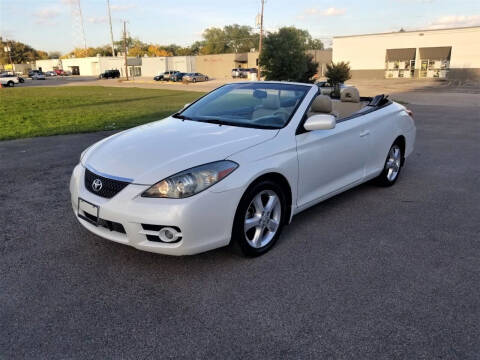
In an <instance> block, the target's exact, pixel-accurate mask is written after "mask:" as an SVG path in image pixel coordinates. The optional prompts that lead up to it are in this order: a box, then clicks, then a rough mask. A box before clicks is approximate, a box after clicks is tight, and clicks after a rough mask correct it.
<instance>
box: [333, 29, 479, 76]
mask: <svg viewBox="0 0 480 360" xmlns="http://www.w3.org/2000/svg"><path fill="white" fill-rule="evenodd" d="M332 58H333V61H334V62H338V61H348V62H349V63H350V68H351V73H352V78H353V79H355V78H357V79H358V78H366V79H381V78H417V79H422V78H438V79H459V80H478V79H480V26H474V27H464V28H453V29H440V30H419V31H404V32H395V33H381V34H365V35H353V36H336V37H334V38H333V56H332Z"/></svg>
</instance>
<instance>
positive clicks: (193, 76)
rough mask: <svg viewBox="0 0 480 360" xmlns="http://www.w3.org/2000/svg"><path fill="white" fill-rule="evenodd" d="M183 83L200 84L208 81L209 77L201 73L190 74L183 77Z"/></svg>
mask: <svg viewBox="0 0 480 360" xmlns="http://www.w3.org/2000/svg"><path fill="white" fill-rule="evenodd" d="M182 81H184V82H193V83H196V82H199V81H208V76H207V75H203V74H201V73H188V74H185V75H184V76H183V79H182Z"/></svg>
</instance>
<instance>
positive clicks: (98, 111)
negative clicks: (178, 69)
mask: <svg viewBox="0 0 480 360" xmlns="http://www.w3.org/2000/svg"><path fill="white" fill-rule="evenodd" d="M201 95H202V93H198V92H186V91H176V90H155V89H140V88H117V87H111V88H108V87H101V86H78V87H70V86H69V87H29V88H21V87H18V88H13V89H1V90H0V140H6V139H17V138H25V137H33V136H47V135H58V134H69V133H79V132H91V131H99V130H114V129H125V128H129V127H132V126H135V125H139V124H144V123H147V122H150V121H154V120H159V119H162V118H164V117H166V116H168V115H170V114H172V113H174V112H176V111H177V110H179V109H181V108H182V107H183V105H184V104H186V103H190V102H192V101H193V100H195V99H197V98H198V97H200V96H201Z"/></svg>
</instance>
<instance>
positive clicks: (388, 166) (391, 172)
mask: <svg viewBox="0 0 480 360" xmlns="http://www.w3.org/2000/svg"><path fill="white" fill-rule="evenodd" d="M401 157H402V151H401V150H400V147H399V146H398V145H396V144H395V145H393V146H392V147H391V149H390V152H389V153H388V158H387V162H386V163H385V170H386V171H387V179H388V181H394V180H395V179H396V178H397V176H398V173H399V172H400V164H401Z"/></svg>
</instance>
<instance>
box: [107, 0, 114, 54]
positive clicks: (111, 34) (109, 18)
mask: <svg viewBox="0 0 480 360" xmlns="http://www.w3.org/2000/svg"><path fill="white" fill-rule="evenodd" d="M107 10H108V21H109V22H110V41H111V43H112V56H115V47H114V46H113V30H112V14H111V13H110V0H107Z"/></svg>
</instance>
